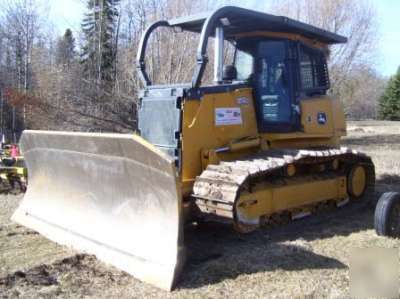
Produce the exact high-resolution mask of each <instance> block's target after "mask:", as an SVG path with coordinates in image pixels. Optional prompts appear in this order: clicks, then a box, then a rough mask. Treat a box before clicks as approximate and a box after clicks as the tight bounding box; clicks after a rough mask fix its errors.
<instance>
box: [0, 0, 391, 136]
mask: <svg viewBox="0 0 400 299" xmlns="http://www.w3.org/2000/svg"><path fill="white" fill-rule="evenodd" d="M85 3H86V13H85V16H84V18H83V20H82V22H81V26H80V28H71V29H67V30H66V31H65V32H64V33H63V35H61V36H58V34H57V33H56V32H54V30H53V29H52V26H49V25H48V23H47V21H46V17H45V16H46V13H45V11H46V8H45V7H42V6H41V5H40V3H39V1H37V0H13V1H11V0H10V1H8V0H5V2H2V3H1V4H0V100H1V101H0V127H1V131H2V132H5V133H6V134H7V136H8V138H9V139H10V138H15V139H17V138H18V134H19V133H20V132H21V131H22V130H23V129H25V128H29V129H49V130H77V131H111V132H132V131H133V130H135V129H136V121H137V118H136V100H137V93H138V90H139V89H140V87H141V86H140V82H139V80H138V77H137V74H136V71H135V57H136V51H137V48H138V45H139V40H140V36H141V33H142V32H143V30H144V29H145V28H146V26H148V25H149V24H150V23H151V22H153V21H155V20H158V19H171V18H173V17H178V16H184V15H190V14H195V13H198V12H199V11H206V10H211V9H215V8H216V7H217V6H219V5H224V4H239V5H240V1H236V3H235V1H225V2H223V1H212V0H198V1H195V0H181V1H179V0H161V1H156V0H87V1H85ZM261 9H264V10H265V11H266V12H271V13H274V14H278V15H286V16H289V17H292V18H295V19H299V20H301V21H305V22H307V23H310V24H313V25H316V26H319V27H322V28H324V29H327V30H330V31H333V32H336V33H338V34H342V35H345V36H348V37H349V43H347V44H345V45H339V46H334V47H332V48H331V52H330V58H329V64H330V69H331V80H332V87H333V88H332V90H331V93H332V94H335V95H337V96H338V97H340V98H341V99H342V101H343V103H344V104H345V108H346V114H347V115H348V116H349V117H351V118H356V119H359V118H375V117H377V115H378V99H379V98H380V97H381V95H382V94H383V91H384V87H385V84H386V80H385V79H384V78H381V77H380V76H379V75H378V74H377V73H376V72H375V71H374V62H375V61H376V54H375V53H374V51H373V50H374V46H375V45H376V37H377V31H376V30H377V24H376V15H375V11H376V10H375V8H374V7H373V5H372V4H371V3H370V2H369V1H366V0H363V1H357V0H325V1H318V0H307V1H306V0H297V1H288V0H281V1H277V0H272V1H270V2H268V4H266V6H265V7H261ZM197 43H198V36H196V35H195V34H191V33H187V32H182V33H174V32H171V30H169V29H160V30H158V31H157V32H156V33H155V34H154V35H153V37H152V39H151V41H150V44H149V47H148V55H147V58H146V59H147V66H148V69H149V74H150V76H151V77H152V79H153V81H154V82H158V83H179V82H189V81H190V78H191V76H192V72H193V68H194V66H195V57H196V56H195V51H196V47H197ZM209 47H211V48H212V43H210V46H209ZM210 50H211V49H210ZM210 56H212V55H210ZM210 59H211V60H212V57H210ZM211 63H212V61H211ZM211 63H210V64H211ZM207 73H209V74H210V73H211V70H210V68H208V69H207ZM209 77H210V76H209Z"/></svg>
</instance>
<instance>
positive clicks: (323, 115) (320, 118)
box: [317, 112, 328, 125]
mask: <svg viewBox="0 0 400 299" xmlns="http://www.w3.org/2000/svg"><path fill="white" fill-rule="evenodd" d="M317 121H318V124H320V125H325V124H326V122H327V121H328V120H327V117H326V113H325V112H319V113H318V115H317Z"/></svg>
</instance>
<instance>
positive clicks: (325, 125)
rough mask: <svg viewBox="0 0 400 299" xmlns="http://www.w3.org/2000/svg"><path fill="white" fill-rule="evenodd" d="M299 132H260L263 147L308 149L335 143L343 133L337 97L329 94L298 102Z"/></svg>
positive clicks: (342, 114) (342, 118)
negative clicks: (261, 133)
mask: <svg viewBox="0 0 400 299" xmlns="http://www.w3.org/2000/svg"><path fill="white" fill-rule="evenodd" d="M300 112H301V131H299V132H294V133H286V134H281V133H277V134H274V133H272V134H263V135H262V138H263V140H265V143H264V148H270V147H272V148H283V147H289V148H307V147H313V146H314V147H315V146H338V145H339V143H340V137H341V136H344V135H346V124H345V118H344V113H343V108H342V105H341V103H340V100H338V99H336V98H331V97H328V96H321V97H314V98H309V99H304V100H301V101H300Z"/></svg>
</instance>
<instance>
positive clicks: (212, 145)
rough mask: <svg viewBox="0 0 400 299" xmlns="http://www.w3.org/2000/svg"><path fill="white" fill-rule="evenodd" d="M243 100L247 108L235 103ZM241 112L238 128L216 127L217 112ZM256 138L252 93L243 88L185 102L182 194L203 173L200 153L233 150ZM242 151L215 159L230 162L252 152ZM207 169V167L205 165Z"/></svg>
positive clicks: (248, 150) (228, 126) (189, 188)
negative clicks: (228, 110) (230, 110)
mask: <svg viewBox="0 0 400 299" xmlns="http://www.w3.org/2000/svg"><path fill="white" fill-rule="evenodd" d="M239 98H242V99H243V98H246V99H247V104H242V105H239V103H238V99H239ZM237 107H239V108H240V110H241V116H242V124H241V125H225V126H216V125H215V109H216V108H237ZM257 135H258V130H257V121H256V114H255V110H254V105H253V98H252V89H251V88H242V89H238V90H234V91H231V92H227V93H215V94H206V95H204V96H203V97H202V98H201V100H190V99H189V100H186V101H185V102H184V105H183V123H182V182H183V185H184V191H185V192H188V191H189V190H191V185H192V184H193V181H194V179H195V177H196V176H198V175H200V173H201V171H202V170H203V164H204V163H202V153H207V152H208V151H209V150H213V149H216V148H219V147H224V146H229V145H231V146H235V142H236V143H237V142H238V141H240V139H243V138H248V137H254V136H257ZM255 150H257V148H255V149H254V148H253V149H248V148H244V149H243V150H239V151H237V152H233V153H231V152H228V153H222V154H219V155H218V160H219V159H222V160H231V159H234V158H238V157H240V156H243V155H244V154H246V153H249V152H251V151H255ZM204 166H206V165H204Z"/></svg>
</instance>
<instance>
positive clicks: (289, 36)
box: [234, 31, 328, 50]
mask: <svg viewBox="0 0 400 299" xmlns="http://www.w3.org/2000/svg"><path fill="white" fill-rule="evenodd" d="M242 37H272V38H282V39H288V40H294V41H301V42H303V43H305V44H306V45H308V46H310V47H313V48H319V49H322V50H327V49H328V46H327V45H326V44H324V43H322V42H319V41H317V40H313V39H309V38H307V37H304V36H301V35H300V34H293V33H287V32H269V31H253V32H245V33H239V34H235V35H234V38H235V39H236V40H237V39H240V38H242Z"/></svg>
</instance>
